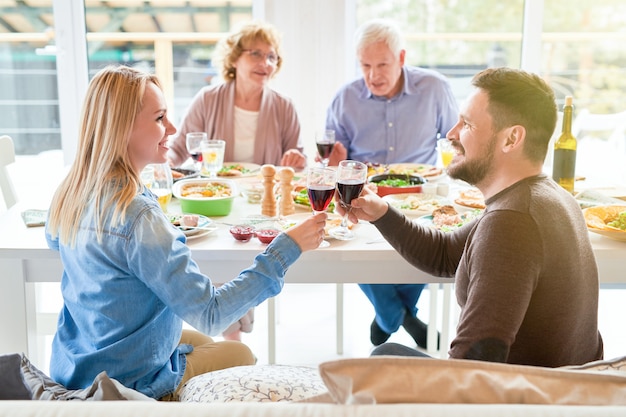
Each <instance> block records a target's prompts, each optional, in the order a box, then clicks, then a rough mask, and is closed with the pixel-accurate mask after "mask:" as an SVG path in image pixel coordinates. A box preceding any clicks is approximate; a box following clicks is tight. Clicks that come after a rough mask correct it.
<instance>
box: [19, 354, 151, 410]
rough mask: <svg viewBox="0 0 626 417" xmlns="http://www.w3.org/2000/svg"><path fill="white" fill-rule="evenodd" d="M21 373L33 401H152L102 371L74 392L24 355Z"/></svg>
mask: <svg viewBox="0 0 626 417" xmlns="http://www.w3.org/2000/svg"><path fill="white" fill-rule="evenodd" d="M21 371H22V375H23V377H24V381H25V383H26V385H27V386H28V387H29V388H30V391H31V393H32V399H33V400H62V401H69V400H79V401H107V400H111V401H119V400H152V399H151V398H149V397H147V396H145V395H143V394H142V393H140V392H137V391H135V390H132V389H130V388H127V387H124V386H123V385H122V384H121V383H119V382H118V381H116V380H114V379H111V378H109V376H108V375H107V373H106V372H104V371H103V372H100V373H99V374H98V375H97V376H96V378H95V379H94V381H93V383H92V384H91V385H90V386H89V387H87V388H84V389H76V390H72V389H67V388H66V387H64V386H63V385H61V384H59V383H57V382H55V381H54V380H52V378H50V377H49V376H47V375H46V374H45V373H43V372H42V371H41V370H39V369H38V368H37V367H36V366H35V365H33V364H32V363H31V362H30V361H29V360H28V358H26V356H24V355H22V358H21Z"/></svg>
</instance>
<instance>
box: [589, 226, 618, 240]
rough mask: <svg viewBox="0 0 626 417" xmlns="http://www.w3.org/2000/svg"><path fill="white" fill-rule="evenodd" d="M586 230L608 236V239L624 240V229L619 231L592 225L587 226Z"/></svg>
mask: <svg viewBox="0 0 626 417" xmlns="http://www.w3.org/2000/svg"><path fill="white" fill-rule="evenodd" d="M587 230H589V231H590V232H593V233H597V234H599V235H602V236H605V237H608V238H609V239H613V240H619V241H620V242H626V231H624V232H620V231H618V230H600V229H594V228H593V227H587Z"/></svg>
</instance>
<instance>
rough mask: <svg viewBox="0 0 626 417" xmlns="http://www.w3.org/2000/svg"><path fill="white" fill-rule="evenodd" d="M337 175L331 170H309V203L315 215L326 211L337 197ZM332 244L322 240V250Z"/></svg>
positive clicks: (307, 182) (307, 181) (307, 180)
mask: <svg viewBox="0 0 626 417" xmlns="http://www.w3.org/2000/svg"><path fill="white" fill-rule="evenodd" d="M336 178H337V173H336V171H335V170H334V169H330V168H309V171H308V172H307V175H306V188H307V193H308V195H309V202H310V203H311V208H312V209H313V213H319V212H323V211H326V209H327V208H328V205H329V204H330V202H331V201H332V200H333V196H334V195H335V182H336ZM328 246H330V244H329V243H328V242H327V241H326V240H322V243H321V244H320V246H319V247H320V248H326V247H328Z"/></svg>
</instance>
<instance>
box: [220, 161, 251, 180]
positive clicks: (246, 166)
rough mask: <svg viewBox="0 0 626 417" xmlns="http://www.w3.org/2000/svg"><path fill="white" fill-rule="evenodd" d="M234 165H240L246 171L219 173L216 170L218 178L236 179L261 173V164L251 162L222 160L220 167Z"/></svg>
mask: <svg viewBox="0 0 626 417" xmlns="http://www.w3.org/2000/svg"><path fill="white" fill-rule="evenodd" d="M234 165H240V166H241V167H242V168H244V169H245V170H246V171H245V172H242V173H241V175H220V173H219V172H218V173H217V176H218V177H220V178H232V179H237V178H243V177H254V176H255V175H259V174H260V173H261V165H259V164H253V163H249V162H224V164H223V168H222V169H224V168H228V167H230V166H234Z"/></svg>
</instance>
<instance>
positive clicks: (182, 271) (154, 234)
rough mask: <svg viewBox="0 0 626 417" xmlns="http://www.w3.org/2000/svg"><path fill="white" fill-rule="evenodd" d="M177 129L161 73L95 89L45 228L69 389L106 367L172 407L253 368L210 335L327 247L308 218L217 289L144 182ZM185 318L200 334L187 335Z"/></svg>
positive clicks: (113, 76) (61, 367) (62, 379)
mask: <svg viewBox="0 0 626 417" xmlns="http://www.w3.org/2000/svg"><path fill="white" fill-rule="evenodd" d="M175 131H176V129H175V128H174V126H173V125H172V123H171V122H170V121H169V119H168V117H167V106H166V104H165V100H164V96H163V92H162V90H161V87H160V84H159V81H158V79H157V78H156V77H155V76H154V75H150V74H147V73H144V72H141V71H138V70H135V69H132V68H128V67H124V66H120V67H107V68H105V69H103V70H101V71H100V72H98V74H96V75H95V77H94V78H93V80H92V81H91V83H90V85H89V89H88V91H87V96H86V100H85V103H84V107H83V110H82V117H81V125H80V136H79V146H78V153H77V156H76V159H75V161H74V163H73V165H72V167H71V169H70V172H69V174H68V176H67V178H66V179H65V180H64V181H63V183H62V184H61V186H60V187H59V189H58V190H57V192H56V194H55V196H54V198H53V201H52V205H51V207H50V211H49V219H48V222H47V226H46V238H47V240H48V245H49V246H50V247H51V248H53V249H56V250H58V251H59V252H60V254H61V259H62V261H63V267H64V271H63V277H62V281H61V289H62V293H63V301H64V304H63V309H62V311H61V313H60V315H59V321H58V328H57V332H56V335H55V337H54V341H53V344H52V357H51V362H50V363H51V365H50V373H51V376H52V377H53V378H54V379H55V380H56V381H57V382H59V383H61V384H63V385H65V386H67V387H68V388H73V389H77V388H84V387H86V386H88V385H89V384H91V383H92V382H93V379H94V378H95V377H96V375H97V374H98V373H100V372H101V371H106V372H107V373H108V375H109V376H110V377H112V378H115V379H117V380H119V381H120V382H122V383H123V384H124V385H125V386H127V387H129V388H133V389H136V390H138V391H140V392H142V393H144V394H146V395H148V396H150V397H153V398H160V399H176V398H177V389H178V388H179V387H180V386H182V384H183V383H184V382H185V381H186V380H188V379H189V378H191V377H193V376H195V375H197V374H200V373H204V372H209V371H212V370H216V369H222V368H226V367H230V366H238V365H249V364H253V363H254V362H255V359H254V355H253V354H252V352H250V349H249V348H248V347H247V346H245V345H244V344H242V343H240V342H235V341H224V342H214V341H213V340H212V339H211V338H210V337H208V336H206V335H205V334H216V333H218V332H220V331H221V330H223V329H224V328H226V327H227V326H229V325H230V324H231V323H232V322H234V321H236V320H237V319H238V318H239V317H241V316H242V315H243V314H244V313H245V312H246V311H248V309H250V308H251V307H253V306H255V305H258V304H259V303H261V302H262V301H264V300H265V299H266V298H268V297H272V296H274V295H276V294H278V293H279V292H280V290H281V288H282V286H283V278H284V274H285V272H286V269H287V267H288V266H290V265H291V264H292V263H293V262H295V261H296V259H297V258H298V257H299V256H300V254H301V253H302V252H303V251H306V250H311V249H314V248H316V247H317V246H318V245H319V243H320V242H321V240H322V237H323V233H324V221H325V217H324V216H314V217H313V216H312V217H311V218H309V219H308V220H306V221H304V222H303V223H301V224H300V225H298V226H295V227H294V228H292V229H289V230H287V231H286V232H285V233H283V234H281V235H280V236H278V237H277V238H276V239H275V240H274V242H272V243H271V244H270V245H269V246H268V247H267V249H266V250H265V252H263V253H261V254H259V255H258V256H257V257H256V259H255V265H254V266H252V267H250V268H249V269H246V270H244V271H243V272H241V274H240V275H239V276H238V277H236V278H235V279H234V280H232V281H230V282H229V283H228V284H224V285H223V286H221V287H219V288H216V287H214V286H213V284H212V283H211V280H210V279H209V278H208V277H207V276H206V275H204V274H202V272H200V270H199V269H198V265H197V264H196V263H195V262H194V261H193V260H192V259H191V253H190V250H189V248H188V247H187V245H186V244H185V236H184V235H183V234H182V233H181V232H180V231H178V230H177V229H176V228H174V227H173V226H172V225H171V224H170V223H169V221H168V219H167V218H166V217H165V215H164V213H163V211H162V210H161V209H160V207H159V205H158V203H157V200H156V197H155V196H154V195H153V194H152V193H151V192H150V191H149V190H148V189H147V188H145V187H144V186H143V185H142V184H141V182H140V178H139V173H140V172H141V170H142V169H143V168H144V166H146V165H147V164H150V163H163V162H165V160H166V156H165V155H166V153H167V151H168V147H167V138H168V136H169V135H171V134H173V133H175ZM183 321H186V322H188V323H190V324H191V325H192V326H194V327H195V328H196V329H198V330H200V331H201V332H203V333H198V332H192V331H183V330H182V323H183Z"/></svg>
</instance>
